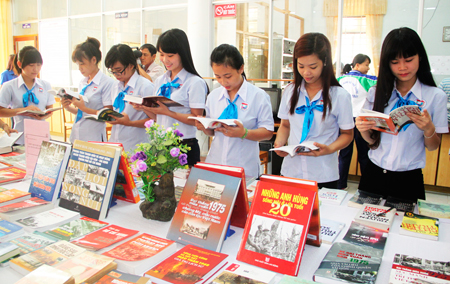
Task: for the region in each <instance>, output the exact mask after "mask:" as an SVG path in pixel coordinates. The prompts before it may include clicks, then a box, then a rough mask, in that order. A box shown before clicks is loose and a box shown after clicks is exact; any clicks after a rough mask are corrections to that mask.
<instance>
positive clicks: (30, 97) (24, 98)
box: [22, 84, 39, 107]
mask: <svg viewBox="0 0 450 284" xmlns="http://www.w3.org/2000/svg"><path fill="white" fill-rule="evenodd" d="M23 86H24V87H25V90H27V92H26V93H25V94H23V96H22V103H23V107H27V106H28V101H29V100H30V101H32V102H33V103H35V104H39V100H38V98H37V97H36V95H35V94H34V93H33V90H34V87H35V86H36V85H35V86H33V88H31V90H28V87H27V85H25V84H23Z"/></svg>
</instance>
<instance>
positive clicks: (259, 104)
mask: <svg viewBox="0 0 450 284" xmlns="http://www.w3.org/2000/svg"><path fill="white" fill-rule="evenodd" d="M236 96H239V97H238V99H237V100H236V102H235V104H236V106H237V109H238V119H239V120H240V121H242V123H243V124H244V127H245V128H247V129H248V130H252V129H258V128H265V129H267V130H269V131H273V129H274V126H273V114H272V106H271V104H270V97H269V95H268V94H267V93H266V92H264V91H263V90H261V89H260V88H258V87H255V86H253V85H252V84H250V83H248V82H247V81H245V80H244V83H243V84H242V86H241V88H240V89H239V91H238V92H237V93H236ZM227 99H230V96H229V95H228V92H227V90H226V89H225V88H224V87H220V88H217V89H215V90H213V91H212V92H211V93H210V94H209V95H208V98H207V100H206V108H205V110H206V117H211V118H219V116H220V115H221V114H222V112H223V110H224V109H225V108H226V107H227V106H228V100H227ZM214 135H215V136H214V139H213V141H212V143H211V148H210V149H209V153H208V156H207V157H206V162H207V163H213V164H220V165H228V166H238V167H243V168H244V170H245V175H247V176H251V177H258V176H259V164H260V161H259V145H258V144H259V143H258V141H252V140H248V139H244V140H242V139H241V138H240V137H227V136H225V135H223V134H222V133H221V132H215V134H214Z"/></svg>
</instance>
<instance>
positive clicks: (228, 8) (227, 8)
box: [214, 4, 236, 18]
mask: <svg viewBox="0 0 450 284" xmlns="http://www.w3.org/2000/svg"><path fill="white" fill-rule="evenodd" d="M214 17H215V18H220V17H236V4H224V5H216V6H215V8H214Z"/></svg>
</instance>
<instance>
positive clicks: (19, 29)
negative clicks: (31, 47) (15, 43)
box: [14, 23, 38, 36]
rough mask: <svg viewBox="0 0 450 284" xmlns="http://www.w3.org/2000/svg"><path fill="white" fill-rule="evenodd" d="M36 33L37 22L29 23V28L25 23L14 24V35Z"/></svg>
mask: <svg viewBox="0 0 450 284" xmlns="http://www.w3.org/2000/svg"><path fill="white" fill-rule="evenodd" d="M36 34H38V24H37V23H31V24H29V28H28V26H27V24H25V27H24V24H14V35H15V36H21V35H36Z"/></svg>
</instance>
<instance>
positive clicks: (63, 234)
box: [44, 217, 108, 241]
mask: <svg viewBox="0 0 450 284" xmlns="http://www.w3.org/2000/svg"><path fill="white" fill-rule="evenodd" d="M107 225H108V223H106V222H102V221H99V220H96V219H92V218H89V217H81V218H80V219H76V220H72V221H70V222H68V223H65V224H63V225H61V226H59V227H57V228H55V229H52V230H47V231H45V232H44V234H46V235H49V236H50V237H52V238H56V239H59V240H64V241H71V240H73V239H77V238H79V237H82V236H84V235H87V234H89V233H92V232H94V231H96V230H98V229H100V228H103V227H105V226H107Z"/></svg>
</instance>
